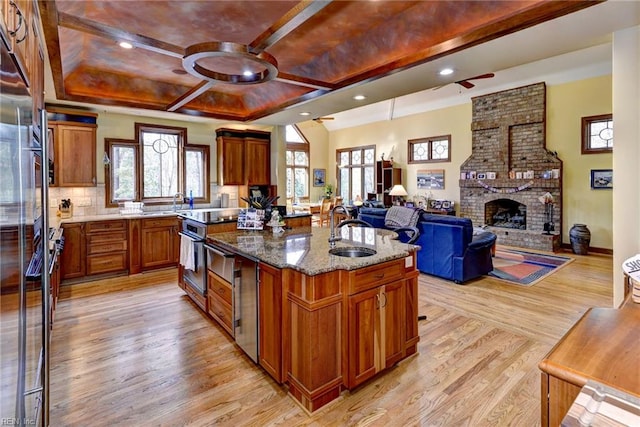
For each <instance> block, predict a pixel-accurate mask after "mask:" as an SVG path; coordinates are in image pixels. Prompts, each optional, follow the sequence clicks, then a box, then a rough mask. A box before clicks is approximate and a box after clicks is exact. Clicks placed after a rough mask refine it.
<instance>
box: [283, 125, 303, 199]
mask: <svg viewBox="0 0 640 427" xmlns="http://www.w3.org/2000/svg"><path fill="white" fill-rule="evenodd" d="M285 129H286V130H285V138H286V140H287V153H286V163H287V165H286V166H287V198H289V197H292V198H301V197H304V198H307V197H309V143H308V142H307V140H306V139H305V137H304V136H303V135H302V133H301V132H300V130H299V129H298V127H297V126H295V125H288V126H286V128H285Z"/></svg>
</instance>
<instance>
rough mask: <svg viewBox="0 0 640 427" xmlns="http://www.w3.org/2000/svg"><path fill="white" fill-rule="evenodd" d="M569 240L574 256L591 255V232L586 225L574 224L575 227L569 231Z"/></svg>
mask: <svg viewBox="0 0 640 427" xmlns="http://www.w3.org/2000/svg"><path fill="white" fill-rule="evenodd" d="M569 240H570V241H571V249H573V253H574V254H576V255H587V254H588V253H589V243H591V231H589V229H588V228H587V226H586V225H585V224H573V227H571V230H569Z"/></svg>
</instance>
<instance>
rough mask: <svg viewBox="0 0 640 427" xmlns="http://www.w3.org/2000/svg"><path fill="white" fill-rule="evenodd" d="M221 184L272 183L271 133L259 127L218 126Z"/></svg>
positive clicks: (219, 178) (219, 175)
mask: <svg viewBox="0 0 640 427" xmlns="http://www.w3.org/2000/svg"><path fill="white" fill-rule="evenodd" d="M216 136H217V139H216V140H217V143H218V184H220V185H269V184H270V183H271V134H270V133H269V132H263V131H257V130H250V129H247V130H237V129H224V128H221V129H218V130H216Z"/></svg>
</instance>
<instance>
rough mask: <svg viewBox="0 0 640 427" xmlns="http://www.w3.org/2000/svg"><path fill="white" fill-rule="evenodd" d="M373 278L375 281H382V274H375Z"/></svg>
mask: <svg viewBox="0 0 640 427" xmlns="http://www.w3.org/2000/svg"><path fill="white" fill-rule="evenodd" d="M374 277H375V278H376V279H382V278H383V277H384V273H382V274H376V275H375V276H374Z"/></svg>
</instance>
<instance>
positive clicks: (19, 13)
mask: <svg viewBox="0 0 640 427" xmlns="http://www.w3.org/2000/svg"><path fill="white" fill-rule="evenodd" d="M9 5H10V6H11V7H14V8H15V9H16V15H17V16H18V18H19V20H18V26H17V27H16V28H15V29H14V30H9V35H10V36H11V37H16V36H17V35H18V31H20V28H22V25H23V24H25V26H24V34H23V35H22V37H20V38H19V39H16V43H22V42H23V41H24V39H26V38H27V34H29V26H28V25H26V23H25V19H24V16H23V15H22V11H21V10H20V8H19V7H18V5H17V4H16V3H15V2H14V1H10V2H9Z"/></svg>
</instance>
